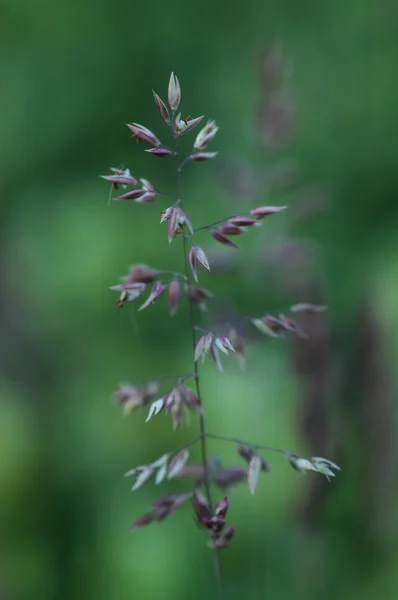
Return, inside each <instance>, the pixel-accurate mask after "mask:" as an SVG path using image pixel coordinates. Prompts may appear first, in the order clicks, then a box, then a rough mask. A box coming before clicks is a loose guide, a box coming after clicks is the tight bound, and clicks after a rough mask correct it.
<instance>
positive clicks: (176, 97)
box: [168, 73, 181, 110]
mask: <svg viewBox="0 0 398 600" xmlns="http://www.w3.org/2000/svg"><path fill="white" fill-rule="evenodd" d="M168 100H169V106H170V108H171V110H177V108H178V107H179V105H180V102H181V88H180V82H179V81H178V79H177V76H176V75H174V73H172V74H171V75H170V80H169V89H168Z"/></svg>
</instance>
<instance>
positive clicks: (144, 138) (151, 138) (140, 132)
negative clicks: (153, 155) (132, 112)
mask: <svg viewBox="0 0 398 600" xmlns="http://www.w3.org/2000/svg"><path fill="white" fill-rule="evenodd" d="M127 127H128V128H129V129H130V131H132V132H133V137H136V138H137V140H141V142H145V143H146V144H149V145H150V146H161V141H160V140H159V138H158V137H157V136H156V135H155V134H154V133H153V132H152V131H151V130H150V129H148V128H147V127H144V125H139V124H138V123H127Z"/></svg>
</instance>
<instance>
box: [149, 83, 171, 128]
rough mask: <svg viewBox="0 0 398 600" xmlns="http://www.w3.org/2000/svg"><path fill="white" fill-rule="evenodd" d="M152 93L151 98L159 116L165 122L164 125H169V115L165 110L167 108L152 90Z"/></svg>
mask: <svg viewBox="0 0 398 600" xmlns="http://www.w3.org/2000/svg"><path fill="white" fill-rule="evenodd" d="M152 93H153V97H154V98H155V102H156V108H157V109H158V111H159V113H160V116H161V117H162V119H163V121H165V122H166V123H170V115H169V111H168V110H167V106H166V105H165V103H164V102H163V100H162V99H161V98H160V96H158V95H157V93H156V92H154V91H153V90H152Z"/></svg>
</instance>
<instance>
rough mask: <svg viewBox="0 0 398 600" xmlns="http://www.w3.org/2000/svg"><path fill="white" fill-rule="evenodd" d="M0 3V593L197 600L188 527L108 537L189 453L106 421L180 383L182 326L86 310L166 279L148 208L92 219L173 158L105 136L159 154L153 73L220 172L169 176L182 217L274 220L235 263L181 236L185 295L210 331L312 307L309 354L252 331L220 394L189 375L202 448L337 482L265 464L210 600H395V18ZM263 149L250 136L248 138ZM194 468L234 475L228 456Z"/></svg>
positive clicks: (216, 6)
mask: <svg viewBox="0 0 398 600" xmlns="http://www.w3.org/2000/svg"><path fill="white" fill-rule="evenodd" d="M1 5H2V6H1V14H2V17H1V24H0V33H1V36H0V39H1V42H0V44H1V55H0V64H1V73H2V93H1V96H0V114H1V118H0V123H1V125H0V127H1V132H0V139H1V145H0V188H1V205H0V206H1V239H0V243H1V252H0V269H1V281H2V285H1V288H0V303H1V317H0V318H1V332H2V333H1V338H0V351H1V378H0V525H1V528H0V596H1V598H2V599H4V600H28V599H32V598H33V599H36V598H40V599H41V600H50V599H51V600H53V599H54V600H55V599H56V600H62V599H65V600H66V599H68V600H69V599H71V598H73V599H74V600H83V599H85V600H86V599H88V598H96V599H97V600H108V599H110V598H114V599H117V600H125V599H126V600H127V599H131V598H151V599H154V600H155V599H161V598H162V599H163V598H167V597H173V598H176V599H181V600H182V599H185V598H187V597H193V598H203V597H207V598H213V597H214V598H216V597H217V595H216V586H215V583H214V576H213V571H212V564H211V556H210V552H209V550H208V549H207V548H206V539H205V536H204V535H203V533H202V532H201V531H200V530H199V529H197V528H196V527H195V526H194V523H193V521H192V515H191V512H190V510H189V507H187V508H186V509H184V510H181V511H180V512H178V513H176V514H174V515H172V516H171V517H170V518H169V519H167V520H165V521H164V522H163V523H161V524H156V525H152V526H149V527H147V528H144V529H141V530H138V531H135V532H131V531H130V525H131V523H132V522H133V521H134V520H135V519H136V518H137V517H138V516H139V515H140V514H142V513H144V512H145V511H146V510H147V509H148V507H149V506H150V505H151V504H152V502H153V501H154V500H155V498H157V497H158V496H159V495H165V494H167V493H171V492H173V491H175V490H179V491H182V490H183V489H184V488H185V486H186V484H185V483H184V482H183V481H176V482H170V483H164V484H162V486H161V489H156V487H155V485H154V484H152V483H149V484H147V485H146V486H144V487H143V488H142V489H141V490H139V491H137V492H134V493H132V492H131V491H130V488H131V481H130V480H127V479H124V478H123V474H124V473H125V472H126V471H127V470H128V469H130V468H132V467H134V466H136V465H138V464H142V463H145V462H148V461H152V460H154V459H155V458H157V457H158V456H160V455H161V454H163V453H164V452H167V451H170V450H172V449H174V448H176V447H178V446H179V445H182V444H183V443H184V442H187V441H189V440H190V439H191V438H192V437H194V436H195V435H196V432H197V423H196V422H195V419H193V420H192V422H191V425H190V426H189V428H188V429H185V430H179V431H177V432H176V433H173V432H172V431H171V426H170V420H169V419H167V417H163V416H162V415H161V416H159V417H157V419H156V420H153V421H151V422H150V423H146V424H145V423H144V418H145V413H142V412H134V413H132V414H131V415H130V416H129V417H128V418H124V417H123V415H122V411H121V410H120V408H119V407H118V406H116V405H115V404H114V403H112V402H111V401H110V398H111V395H112V393H113V391H114V390H115V389H116V388H117V386H118V384H119V383H120V382H123V381H131V382H137V381H139V382H141V381H145V380H147V379H150V378H154V377H162V376H166V375H170V374H173V373H178V372H180V371H181V370H182V371H185V370H187V369H188V370H190V369H191V366H190V354H189V353H190V344H189V332H188V331H187V328H186V326H187V318H186V314H185V312H186V311H184V310H183V309H182V310H181V311H180V313H178V314H177V315H176V316H175V317H174V318H173V320H171V319H170V318H169V317H168V314H167V308H166V303H165V302H162V301H159V304H158V305H156V306H154V307H151V308H149V309H148V310H147V311H143V312H142V313H139V314H137V313H136V311H135V308H134V305H129V306H127V307H125V308H124V309H123V310H119V309H118V308H116V306H115V300H116V298H115V295H114V294H115V293H114V292H111V291H109V286H110V285H113V284H115V283H117V282H118V280H119V277H120V276H121V275H124V274H125V273H126V272H127V270H128V266H129V265H130V264H132V263H136V262H144V263H147V264H149V265H151V266H154V267H159V268H172V269H179V268H181V267H180V265H181V248H180V247H179V244H178V240H177V241H176V242H175V243H174V244H171V245H168V243H167V239H166V230H165V229H164V226H162V227H161V226H159V224H158V219H159V213H160V211H161V210H162V209H163V208H164V207H165V205H164V201H163V200H157V201H156V202H155V203H153V204H150V205H145V206H142V205H138V204H135V203H130V202H128V203H122V202H120V203H116V202H114V203H111V204H110V205H109V204H108V195H109V187H108V186H107V184H106V183H105V182H104V181H103V180H101V179H99V177H98V175H99V174H104V173H106V172H107V171H108V170H109V168H110V167H116V166H128V167H129V168H130V169H131V171H132V173H133V174H134V175H136V176H143V177H147V178H148V179H150V180H151V181H153V182H154V183H155V184H156V185H158V186H159V187H160V188H161V189H166V190H169V191H171V192H173V190H174V189H175V187H174V186H175V174H174V173H173V169H172V167H171V163H170V162H168V159H157V158H156V157H152V156H150V155H148V154H146V153H144V152H143V151H142V150H143V148H142V147H141V146H139V145H136V144H135V143H134V141H132V140H131V139H130V138H129V132H128V130H127V128H126V127H125V123H126V122H129V121H138V122H139V123H143V124H145V125H147V126H150V127H152V128H153V129H154V130H155V131H156V132H157V133H158V135H160V136H161V137H162V139H165V140H166V139H167V138H166V136H167V131H166V128H165V126H164V124H163V123H162V121H161V119H160V117H159V115H158V114H157V112H156V109H155V106H154V102H153V98H152V88H154V89H155V90H156V91H157V92H158V93H159V94H160V95H161V96H163V97H164V98H165V97H166V89H167V82H168V78H169V74H170V71H171V70H174V71H175V72H176V73H177V74H178V77H179V79H180V81H181V84H182V89H183V104H182V109H183V112H184V114H187V115H188V114H191V115H198V114H205V115H207V116H210V117H212V118H214V119H216V121H217V123H218V125H219V126H220V131H219V134H218V136H217V139H216V140H215V142H214V143H213V145H212V146H213V147H212V148H211V149H217V150H218V151H219V152H220V157H219V158H218V159H217V160H216V161H214V162H212V163H211V164H209V163H204V164H198V165H196V164H195V165H190V166H189V169H187V170H186V173H185V174H184V180H183V192H184V197H185V202H186V206H187V207H188V206H189V208H190V210H191V212H190V214H191V215H192V218H193V220H194V222H195V223H196V224H197V225H202V224H206V223H208V222H210V221H216V220H217V219H219V218H222V217H223V216H225V215H226V214H230V213H231V212H232V213H233V212H241V211H242V210H248V209H250V208H252V207H253V206H256V205H259V204H260V205H261V204H267V203H268V204H288V205H289V207H291V209H292V210H291V212H290V215H288V211H286V214H285V213H284V214H283V215H275V217H273V220H272V221H268V222H267V223H266V224H265V225H264V227H263V228H261V229H259V230H256V231H254V232H250V236H249V235H248V236H247V237H245V238H244V239H243V238H242V241H241V243H240V246H241V247H240V250H239V251H235V250H233V249H227V250H228V252H226V253H225V252H222V251H223V250H224V248H222V247H217V244H216V243H215V242H214V241H213V240H210V239H209V238H208V237H207V236H206V235H203V238H201V239H202V243H203V245H204V247H205V248H206V249H207V250H208V252H209V257H210V260H213V261H214V264H215V265H218V266H217V268H216V269H215V272H216V276H213V278H212V276H211V275H207V274H204V275H203V278H202V279H201V282H202V283H203V285H205V287H209V288H211V289H213V290H214V291H215V292H216V294H217V298H218V300H217V302H216V304H215V306H216V312H217V311H218V313H219V314H221V313H222V311H223V310H224V309H223V306H224V305H223V303H222V299H224V300H225V306H226V307H227V308H226V309H225V310H228V311H231V314H232V313H234V311H235V310H236V311H239V312H240V313H242V314H246V315H247V314H265V313H267V312H270V313H271V314H277V311H278V310H280V309H281V308H282V309H284V308H285V307H286V306H289V305H290V304H293V303H296V302H302V301H315V302H318V303H319V302H320V303H327V305H328V306H329V307H330V308H329V311H328V312H327V313H325V314H323V315H318V316H313V317H305V318H304V320H303V322H302V326H303V327H305V328H307V331H308V333H310V338H309V340H306V341H303V340H291V341H289V340H271V339H268V338H263V337H261V335H260V334H256V333H255V332H252V333H253V336H252V337H251V339H250V343H249V344H248V365H247V369H246V372H244V373H242V372H240V371H239V370H238V369H237V367H236V364H235V363H233V361H232V359H231V360H229V359H227V360H225V361H224V363H225V372H224V373H223V374H220V373H218V372H217V371H216V369H215V368H214V365H212V364H211V363H210V362H209V363H208V364H207V363H206V364H205V365H204V367H203V369H202V374H203V390H204V398H205V404H206V408H207V416H208V420H209V424H211V429H212V431H213V432H218V433H220V434H224V435H233V436H239V437H241V438H243V439H247V440H249V441H253V442H257V443H261V444H269V445H275V446H277V447H281V448H286V449H290V450H292V451H295V452H297V453H301V454H303V455H321V456H322V455H326V456H328V457H329V458H331V459H333V460H336V461H337V462H338V463H339V464H340V465H341V467H342V469H343V470H342V473H341V475H339V476H338V478H336V480H335V481H333V483H332V484H328V483H327V481H326V480H325V481H323V480H322V481H321V478H320V476H319V478H318V477H317V476H316V475H314V476H312V475H311V474H309V475H307V476H305V477H303V476H301V475H300V474H298V473H296V472H295V471H293V470H292V469H291V468H290V467H289V465H288V464H287V463H286V462H285V461H284V460H283V459H282V458H281V457H279V456H278V455H275V456H272V455H270V456H267V458H268V459H269V460H270V462H271V466H272V472H271V473H270V474H267V475H264V477H263V478H262V479H261V480H260V483H259V486H258V490H257V492H256V495H255V496H254V497H251V496H250V494H249V492H248V490H247V488H246V487H245V486H244V485H243V486H241V487H238V488H236V489H233V490H231V494H230V501H231V508H230V515H229V522H230V523H233V524H234V525H235V526H236V527H237V534H236V538H235V539H234V542H233V544H232V545H231V548H230V549H229V550H227V551H226V552H225V554H224V556H223V563H224V575H225V581H226V587H227V591H228V593H229V595H228V597H230V598H242V597H247V598H253V600H254V599H257V598H266V597H272V598H274V599H275V600H278V599H282V598H283V599H284V600H286V599H287V598H292V599H296V598H297V599H301V598H303V599H304V598H305V599H312V598H314V599H315V598H316V599H319V598H325V599H328V598H337V597H338V598H340V599H341V600H344V599H348V598H349V599H350V600H354V599H355V598H361V599H362V600H366V599H371V598H375V597H380V598H384V599H385V600H388V599H390V598H391V599H392V598H395V597H396V591H395V590H396V587H397V584H398V575H397V570H396V564H397V561H398V550H397V539H398V538H397V535H398V532H397V509H396V505H397V488H396V477H395V473H396V461H395V444H394V438H395V435H396V431H397V427H396V418H395V399H396V377H395V373H396V369H395V363H396V361H397V358H398V345H397V341H396V340H397V333H398V316H397V310H396V305H397V301H398V284H397V282H398V259H397V256H398V237H397V233H396V232H397V227H398V209H397V206H398V204H397V201H396V196H397V187H398V174H397V173H398V171H397V167H396V160H397V156H398V131H397V130H398V127H397V123H398V120H397V118H396V107H397V105H398V104H397V99H398V98H397V96H398V89H397V88H398V84H397V51H398V42H397V36H396V22H397V17H398V14H397V13H398V9H397V5H396V3H394V2H393V1H392V0H379V1H378V2H377V3H376V2H371V1H370V0H368V1H361V2H359V1H358V0H344V1H343V0H336V1H335V2H333V3H331V2H326V1H325V0H318V1H317V2H313V1H310V0H303V1H301V2H296V1H295V0H285V1H284V2H279V1H276V0H270V1H269V2H267V3H265V4H264V3H263V2H261V1H259V0H248V1H247V2H244V3H240V2H234V1H232V2H229V3H226V2H222V1H220V2H219V3H215V2H208V1H206V0H204V1H203V2H201V3H200V4H199V5H192V4H188V5H187V4H186V3H184V2H181V1H180V0H170V2H168V3H160V2H159V3H156V2H155V3H152V4H151V3H145V2H131V1H130V2H127V1H125V0H119V2H117V3H115V2H111V1H110V0H97V1H96V2H92V1H91V0H84V1H83V2H80V3H77V2H66V1H64V0H57V2H49V1H47V0H38V1H37V2H27V1H26V0H25V1H24V0H3V2H2V3H1ZM274 44H276V47H277V49H278V50H277V51H275V52H276V54H274V55H273V56H274V57H277V56H278V54H277V52H279V51H282V52H283V56H284V73H285V77H284V78H283V79H280V78H279V75H280V72H279V71H278V64H279V63H278V60H279V59H278V60H277V59H275V60H276V62H275V63H264V58H263V60H261V59H260V56H261V52H263V51H264V49H266V48H268V47H269V46H270V45H274ZM265 64H268V67H265V66H264V65H265ZM270 64H271V66H272V65H273V68H274V67H275V69H276V71H275V70H274V71H273V70H272V68H270ZM275 65H276V66H275ZM267 69H268V70H267ZM278 73H279V74H278ZM267 128H268V129H267ZM264 131H265V132H267V131H268V133H269V132H270V131H271V132H273V134H272V135H271V137H269V136H268V137H266V138H265V139H264V138H262V142H261V141H259V135H258V134H259V133H260V134H261V133H264ZM260 137H261V135H260ZM278 174H279V175H280V177H278V176H276V175H278ZM281 174H282V175H281ZM258 176H260V179H261V181H262V183H261V185H260V186H259V185H258V180H257V179H256V177H258ZM229 250H230V251H229ZM220 252H221V253H220ZM217 269H218V271H217ZM209 314H210V316H211V314H212V312H211V311H210V313H209ZM211 452H212V453H214V454H217V455H218V456H219V457H220V460H222V461H223V463H225V464H230V463H232V464H239V460H240V459H239V457H238V456H237V455H236V450H235V448H234V446H233V445H229V444H221V443H218V442H217V443H214V444H212V445H211ZM197 459H198V455H197V454H196V451H193V453H192V461H195V460H197Z"/></svg>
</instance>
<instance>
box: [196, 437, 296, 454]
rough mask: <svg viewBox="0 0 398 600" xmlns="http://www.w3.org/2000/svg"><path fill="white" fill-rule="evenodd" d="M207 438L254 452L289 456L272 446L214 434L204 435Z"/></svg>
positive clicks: (284, 451)
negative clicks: (262, 451) (247, 447)
mask: <svg viewBox="0 0 398 600" xmlns="http://www.w3.org/2000/svg"><path fill="white" fill-rule="evenodd" d="M205 435H206V437H207V438H211V439H213V440H220V441H221V442H233V443H234V444H240V445H242V446H249V447H250V448H253V449H256V450H266V451H267V452H278V453H279V454H284V455H289V454H290V453H289V452H288V451H287V450H282V449H281V448H273V447H272V446H262V445H261V444H252V443H251V442H245V441H243V440H240V439H238V438H234V437H228V436H226V435H217V434H216V433H206V434H205Z"/></svg>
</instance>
